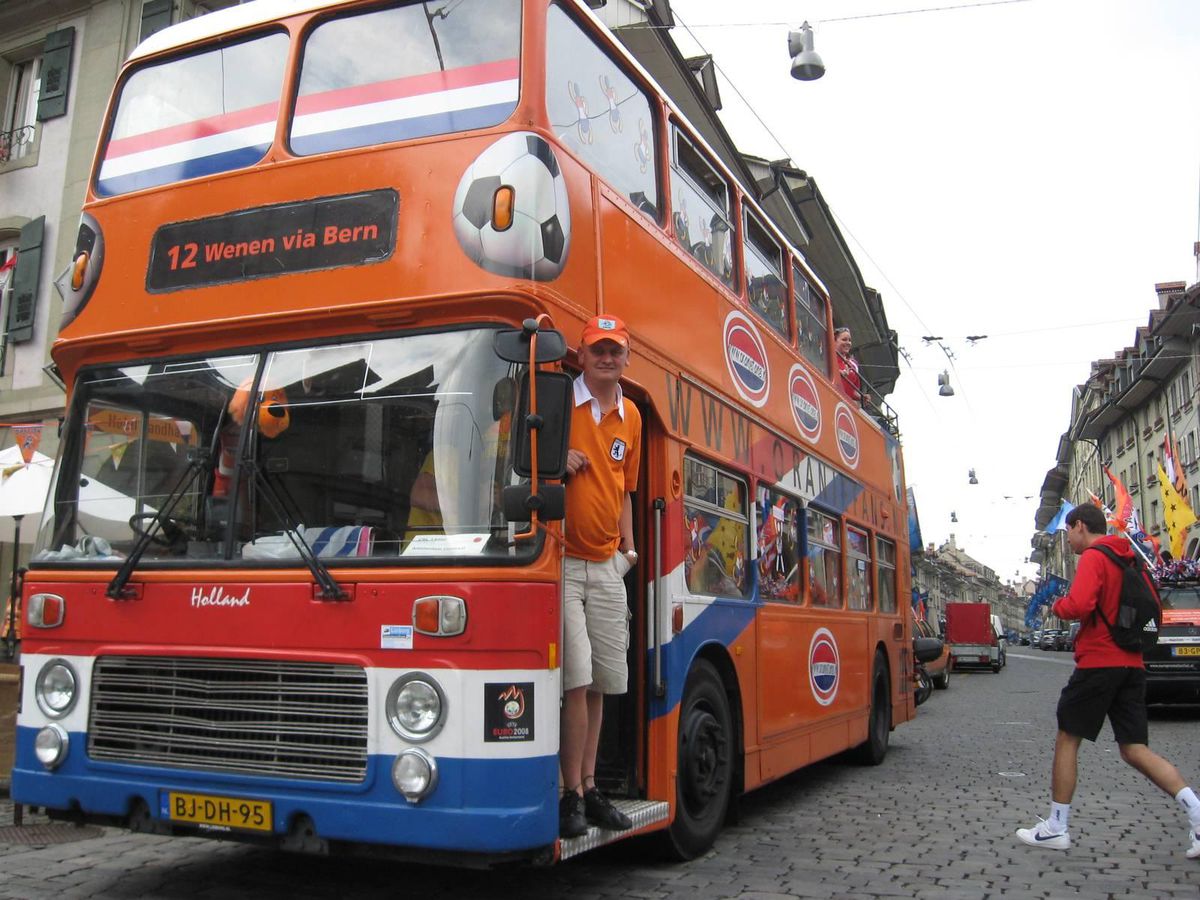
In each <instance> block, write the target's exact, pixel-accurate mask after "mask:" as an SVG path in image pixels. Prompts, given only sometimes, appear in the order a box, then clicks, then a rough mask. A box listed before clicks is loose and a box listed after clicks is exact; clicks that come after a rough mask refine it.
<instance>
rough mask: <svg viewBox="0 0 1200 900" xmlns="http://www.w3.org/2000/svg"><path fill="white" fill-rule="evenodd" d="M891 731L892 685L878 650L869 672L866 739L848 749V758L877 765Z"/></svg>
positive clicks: (884, 657)
mask: <svg viewBox="0 0 1200 900" xmlns="http://www.w3.org/2000/svg"><path fill="white" fill-rule="evenodd" d="M891 733H892V685H891V680H890V679H889V678H888V670H887V657H886V656H884V655H883V651H879V652H878V653H876V654H875V666H874V669H873V670H872V674H871V718H870V720H869V721H868V723H867V739H866V740H865V741H863V742H862V743H861V744H859V745H858V746H857V747H855V748H853V749H852V750H851V751H850V758H851V759H853V760H854V761H855V762H856V763H859V764H860V765H864V766H877V765H879V764H880V763H881V762H883V758H884V757H885V756H887V751H888V738H889V737H890V736H891Z"/></svg>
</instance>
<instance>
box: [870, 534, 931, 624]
mask: <svg viewBox="0 0 1200 900" xmlns="http://www.w3.org/2000/svg"><path fill="white" fill-rule="evenodd" d="M875 578H876V582H877V584H878V586H879V611H880V612H881V613H894V612H895V611H896V545H895V544H893V543H892V542H891V541H889V540H885V539H884V538H881V537H877V538H875ZM930 636H933V635H932V632H931V634H930Z"/></svg>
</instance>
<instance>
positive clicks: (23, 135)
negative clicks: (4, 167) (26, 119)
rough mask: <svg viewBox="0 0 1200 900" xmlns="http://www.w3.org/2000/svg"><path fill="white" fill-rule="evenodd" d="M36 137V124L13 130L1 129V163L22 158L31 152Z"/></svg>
mask: <svg viewBox="0 0 1200 900" xmlns="http://www.w3.org/2000/svg"><path fill="white" fill-rule="evenodd" d="M35 137H37V127H36V126H34V125H25V126H24V127H22V128H14V129H13V130H12V131H0V163H6V162H8V161H9V160H13V159H20V158H21V157H22V156H24V155H25V154H26V153H27V152H29V148H30V147H32V146H33V139H34V138H35Z"/></svg>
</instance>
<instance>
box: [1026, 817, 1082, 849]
mask: <svg viewBox="0 0 1200 900" xmlns="http://www.w3.org/2000/svg"><path fill="white" fill-rule="evenodd" d="M1017 837H1019V838H1020V839H1021V840H1022V841H1024V842H1025V843H1026V844H1028V845H1029V846H1030V847H1048V848H1049V849H1051V850H1069V849H1071V835H1070V834H1069V833H1067V832H1065V831H1051V830H1050V825H1049V824H1048V823H1047V822H1045V821H1043V820H1042V819H1038V823H1037V825H1036V826H1034V827H1033V828H1018V829H1017Z"/></svg>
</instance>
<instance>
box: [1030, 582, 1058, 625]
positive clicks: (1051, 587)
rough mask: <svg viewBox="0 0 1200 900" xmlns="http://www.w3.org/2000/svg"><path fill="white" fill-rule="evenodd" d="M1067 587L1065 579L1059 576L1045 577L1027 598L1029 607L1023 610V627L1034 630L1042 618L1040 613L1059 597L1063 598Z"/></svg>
mask: <svg viewBox="0 0 1200 900" xmlns="http://www.w3.org/2000/svg"><path fill="white" fill-rule="evenodd" d="M1068 587H1069V585H1068V583H1067V579H1065V578H1062V577H1061V576H1059V575H1047V576H1046V577H1045V578H1044V579H1043V580H1042V582H1041V583H1040V584H1039V585H1038V588H1037V590H1036V591H1034V593H1033V596H1032V597H1030V598H1029V606H1028V607H1026V609H1025V627H1026V628H1036V627H1037V624H1038V622H1039V621H1040V620H1041V618H1042V616H1043V612H1042V611H1043V610H1044V609H1045V608H1046V607H1048V606H1049V605H1050V604H1052V603H1053V602H1054V601H1055V600H1057V599H1058V598H1059V597H1063V596H1065V595H1066V593H1067V588H1068Z"/></svg>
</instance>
